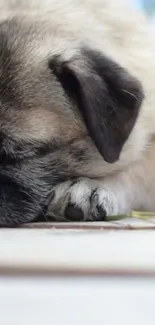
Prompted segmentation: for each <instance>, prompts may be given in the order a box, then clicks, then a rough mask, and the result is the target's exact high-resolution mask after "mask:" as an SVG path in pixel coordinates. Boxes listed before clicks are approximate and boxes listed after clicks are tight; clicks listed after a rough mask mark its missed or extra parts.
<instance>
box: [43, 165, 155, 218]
mask: <svg viewBox="0 0 155 325" xmlns="http://www.w3.org/2000/svg"><path fill="white" fill-rule="evenodd" d="M150 167H151V166H150V165H149V164H148V162H145V163H144V164H143V165H137V166H134V167H132V168H130V169H128V170H126V171H124V172H121V173H118V174H117V175H115V176H113V177H107V178H105V179H104V180H103V179H102V180H93V179H88V178H79V179H77V180H76V181H75V182H72V181H68V182H65V183H62V184H60V185H57V186H56V187H55V197H54V199H53V200H52V202H51V204H50V205H49V210H48V215H50V213H51V211H54V213H55V214H56V215H60V219H61V217H63V218H66V219H68V220H76V221H78V220H84V221H93V220H104V219H105V217H106V215H109V216H114V215H122V214H126V213H130V211H131V210H134V209H138V210H148V211H152V210H155V200H154V194H155V185H154V184H155V175H154V174H151V173H150Z"/></svg>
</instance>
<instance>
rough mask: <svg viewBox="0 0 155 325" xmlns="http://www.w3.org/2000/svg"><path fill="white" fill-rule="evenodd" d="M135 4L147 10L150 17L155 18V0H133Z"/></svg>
mask: <svg viewBox="0 0 155 325" xmlns="http://www.w3.org/2000/svg"><path fill="white" fill-rule="evenodd" d="M132 1H133V4H134V5H136V6H137V7H138V8H141V9H142V10H144V11H145V12H146V14H147V15H148V16H149V18H151V19H154V20H155V0H132Z"/></svg>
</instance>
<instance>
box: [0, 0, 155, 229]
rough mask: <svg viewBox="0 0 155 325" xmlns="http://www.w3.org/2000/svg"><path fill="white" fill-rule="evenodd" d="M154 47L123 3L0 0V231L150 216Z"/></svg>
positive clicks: (154, 156)
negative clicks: (141, 213)
mask: <svg viewBox="0 0 155 325" xmlns="http://www.w3.org/2000/svg"><path fill="white" fill-rule="evenodd" d="M154 50H155V41H154V35H153V31H152V30H151V27H150V26H149V24H148V23H147V21H146V19H145V17H144V16H143V15H142V14H140V13H139V12H136V10H134V9H133V8H132V7H131V5H130V4H129V3H128V2H127V1H122V0H119V1H114V0H85V1H82V0H63V1H62V0H57V1H56V0H34V1H32V0H27V1H25V0H1V3H0V226H13V225H16V224H20V223H25V222H30V221H34V220H37V219H41V220H42V219H44V220H57V221H62V220H76V221H77V220H81V221H88V220H90V221H95V220H104V219H105V217H106V215H111V216H113V215H118V214H124V213H129V212H130V211H131V210H132V209H138V210H139V209H143V210H149V211H153V210H155V168H154V162H155V60H154V55H155V53H154Z"/></svg>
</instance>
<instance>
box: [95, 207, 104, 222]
mask: <svg viewBox="0 0 155 325" xmlns="http://www.w3.org/2000/svg"><path fill="white" fill-rule="evenodd" d="M96 209H97V220H98V221H105V220H106V211H105V210H104V209H103V208H102V206H101V205H97V207H96Z"/></svg>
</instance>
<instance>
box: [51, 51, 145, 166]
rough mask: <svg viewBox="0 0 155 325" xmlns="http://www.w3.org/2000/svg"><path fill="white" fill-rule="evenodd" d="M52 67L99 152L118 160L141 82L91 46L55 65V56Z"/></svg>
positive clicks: (135, 110) (140, 94)
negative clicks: (91, 48)
mask: <svg viewBox="0 0 155 325" xmlns="http://www.w3.org/2000/svg"><path fill="white" fill-rule="evenodd" d="M51 67H52V69H53V70H54V72H55V74H56V75H57V77H58V78H59V81H60V82H61V83H62V86H63V87H64V89H65V91H66V92H67V94H68V96H69V97H70V98H72V99H73V100H75V101H76V104H77V105H78V108H79V110H80V111H81V113H82V115H83V118H84V120H85V123H86V126H87V128H88V131H89V134H90V136H91V138H92V139H93V141H94V143H95V144H96V147H97V148H98V150H99V152H100V154H101V155H102V156H103V158H104V159H105V161H107V162H109V163H114V162H115V161H117V160H118V159H119V155H120V152H121V150H122V147H123V145H124V143H125V141H126V140H127V138H128V136H129V134H130V132H131V130H132V128H133V126H134V123H135V121H136V118H137V115H138V111H139V108H140V106H141V103H142V100H143V90H142V86H141V84H140V82H138V81H137V80H136V79H135V78H133V77H132V76H131V75H130V74H129V73H128V72H127V71H126V70H124V69H123V68H122V67H120V66H119V65H117V64H116V63H114V62H113V61H111V60H110V59H108V58H107V57H104V56H103V55H102V54H100V53H98V52H96V51H92V50H83V51H82V54H81V55H79V56H77V57H76V58H73V60H72V61H68V62H63V63H61V64H60V61H59V65H58V66H57V63H56V60H55V61H53V62H52V63H51Z"/></svg>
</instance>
